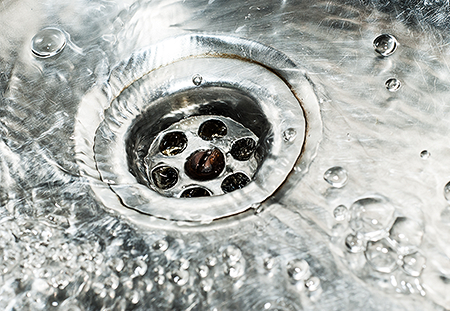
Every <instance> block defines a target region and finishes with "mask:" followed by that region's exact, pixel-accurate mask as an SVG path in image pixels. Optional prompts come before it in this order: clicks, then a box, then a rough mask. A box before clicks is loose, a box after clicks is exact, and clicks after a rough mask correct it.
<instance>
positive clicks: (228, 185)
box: [221, 172, 250, 193]
mask: <svg viewBox="0 0 450 311" xmlns="http://www.w3.org/2000/svg"><path fill="white" fill-rule="evenodd" d="M249 183H250V178H248V177H247V175H245V174H244V173H240V172H238V173H235V174H232V175H230V176H228V177H227V178H225V179H224V180H223V182H222V185H221V188H222V190H223V192H225V193H229V192H233V191H235V190H238V189H242V188H244V187H245V186H247V185H248V184H249Z"/></svg>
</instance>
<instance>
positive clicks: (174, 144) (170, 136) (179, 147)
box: [159, 132, 188, 156]
mask: <svg viewBox="0 0 450 311" xmlns="http://www.w3.org/2000/svg"><path fill="white" fill-rule="evenodd" d="M187 143H188V140H187V137H186V135H185V134H184V133H183V132H171V133H167V134H166V135H164V137H163V138H162V140H161V143H160V144H159V151H160V152H161V153H162V154H164V155H166V156H174V155H177V154H180V153H182V152H183V151H184V149H186V147H187Z"/></svg>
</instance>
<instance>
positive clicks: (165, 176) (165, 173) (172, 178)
mask: <svg viewBox="0 0 450 311" xmlns="http://www.w3.org/2000/svg"><path fill="white" fill-rule="evenodd" d="M152 180H153V183H154V184H155V186H156V187H158V188H159V189H162V190H167V189H170V188H172V187H173V186H175V185H176V183H177V182H178V171H177V170H176V169H175V168H173V167H170V166H166V165H163V166H158V167H156V168H154V169H153V170H152Z"/></svg>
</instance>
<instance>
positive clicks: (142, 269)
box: [134, 259, 147, 276]
mask: <svg viewBox="0 0 450 311" xmlns="http://www.w3.org/2000/svg"><path fill="white" fill-rule="evenodd" d="M146 272H147V264H146V263H145V262H144V261H143V260H140V259H138V260H136V268H135V269H134V275H135V276H138V275H140V276H143V275H144V274H145V273H146Z"/></svg>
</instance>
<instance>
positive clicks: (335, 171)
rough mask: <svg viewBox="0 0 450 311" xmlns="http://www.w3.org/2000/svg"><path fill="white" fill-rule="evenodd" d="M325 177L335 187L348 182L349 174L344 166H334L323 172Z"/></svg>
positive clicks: (340, 186) (342, 185)
mask: <svg viewBox="0 0 450 311" xmlns="http://www.w3.org/2000/svg"><path fill="white" fill-rule="evenodd" d="M323 179H325V181H326V182H327V183H329V184H330V185H332V186H333V187H335V188H342V187H344V186H345V185H346V184H347V180H348V174H347V171H346V170H345V169H344V168H342V167H340V166H334V167H332V168H329V169H328V170H327V171H326V172H325V173H324V174H323Z"/></svg>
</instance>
